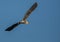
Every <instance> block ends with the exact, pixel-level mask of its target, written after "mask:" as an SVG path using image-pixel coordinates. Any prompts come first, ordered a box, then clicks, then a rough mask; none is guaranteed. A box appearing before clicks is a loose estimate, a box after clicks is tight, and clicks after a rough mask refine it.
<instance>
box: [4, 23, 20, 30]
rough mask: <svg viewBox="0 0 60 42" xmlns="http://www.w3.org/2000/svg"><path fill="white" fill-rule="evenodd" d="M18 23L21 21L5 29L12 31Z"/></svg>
mask: <svg viewBox="0 0 60 42" xmlns="http://www.w3.org/2000/svg"><path fill="white" fill-rule="evenodd" d="M18 25H19V23H16V24H13V25H12V26H10V27H8V28H7V29H5V31H11V30H13V29H14V28H15V27H16V26H18Z"/></svg>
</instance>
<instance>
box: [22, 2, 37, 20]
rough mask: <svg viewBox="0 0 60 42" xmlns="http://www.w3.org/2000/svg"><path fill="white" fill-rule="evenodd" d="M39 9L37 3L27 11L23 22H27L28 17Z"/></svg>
mask: <svg viewBox="0 0 60 42" xmlns="http://www.w3.org/2000/svg"><path fill="white" fill-rule="evenodd" d="M36 7H37V3H36V2H35V3H34V4H33V5H32V7H31V8H30V9H29V10H28V11H27V13H26V14H25V16H24V18H23V20H26V19H27V18H28V16H29V15H30V14H31V12H32V11H33V10H34V9H35V8H36Z"/></svg>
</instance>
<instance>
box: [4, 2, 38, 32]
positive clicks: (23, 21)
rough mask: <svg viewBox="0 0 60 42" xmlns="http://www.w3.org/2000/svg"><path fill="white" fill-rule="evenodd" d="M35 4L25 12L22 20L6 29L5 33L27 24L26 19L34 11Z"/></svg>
mask: <svg viewBox="0 0 60 42" xmlns="http://www.w3.org/2000/svg"><path fill="white" fill-rule="evenodd" d="M37 5H38V4H37V2H35V3H34V4H33V5H32V6H31V8H30V9H29V10H28V11H27V12H26V14H25V16H24V17H23V19H22V20H21V21H19V22H17V23H15V24H13V25H12V26H10V27H8V28H7V29H5V31H11V30H13V29H14V28H15V27H16V26H18V25H19V24H29V22H28V21H27V18H28V17H29V15H30V14H31V13H32V11H34V10H35V8H36V7H37Z"/></svg>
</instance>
